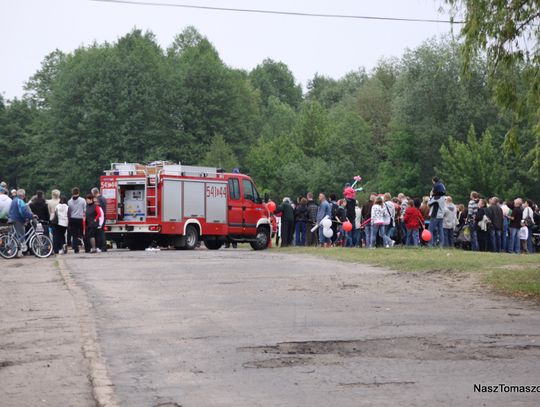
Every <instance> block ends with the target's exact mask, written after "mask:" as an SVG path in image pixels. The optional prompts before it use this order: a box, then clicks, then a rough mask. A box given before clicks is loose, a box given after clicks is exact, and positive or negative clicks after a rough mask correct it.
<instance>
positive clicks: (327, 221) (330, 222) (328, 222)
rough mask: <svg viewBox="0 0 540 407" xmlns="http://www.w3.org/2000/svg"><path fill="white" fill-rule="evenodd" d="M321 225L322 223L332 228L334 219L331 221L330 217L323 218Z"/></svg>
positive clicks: (325, 226) (326, 227)
mask: <svg viewBox="0 0 540 407" xmlns="http://www.w3.org/2000/svg"><path fill="white" fill-rule="evenodd" d="M321 225H322V226H323V228H325V229H328V228H331V227H332V221H331V220H330V219H328V218H326V219H323V220H322V221H321Z"/></svg>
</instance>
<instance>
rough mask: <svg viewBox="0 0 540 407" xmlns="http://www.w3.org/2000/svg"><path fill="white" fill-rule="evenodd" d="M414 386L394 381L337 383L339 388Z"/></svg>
mask: <svg viewBox="0 0 540 407" xmlns="http://www.w3.org/2000/svg"><path fill="white" fill-rule="evenodd" d="M411 384H416V382H410V381H402V382H400V381H396V382H370V383H364V382H353V383H339V385H340V386H341V387H380V386H407V385H411Z"/></svg>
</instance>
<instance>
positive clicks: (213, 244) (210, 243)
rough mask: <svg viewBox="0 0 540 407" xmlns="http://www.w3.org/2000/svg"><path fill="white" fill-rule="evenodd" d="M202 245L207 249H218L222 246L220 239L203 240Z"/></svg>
mask: <svg viewBox="0 0 540 407" xmlns="http://www.w3.org/2000/svg"><path fill="white" fill-rule="evenodd" d="M204 245H205V246H206V248H207V249H208V250H219V248H220V247H221V246H223V242H222V241H221V240H205V241H204Z"/></svg>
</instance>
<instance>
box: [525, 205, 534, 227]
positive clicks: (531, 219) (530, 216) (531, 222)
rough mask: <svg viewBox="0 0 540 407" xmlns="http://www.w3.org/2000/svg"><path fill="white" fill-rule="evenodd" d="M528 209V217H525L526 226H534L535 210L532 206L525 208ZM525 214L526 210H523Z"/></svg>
mask: <svg viewBox="0 0 540 407" xmlns="http://www.w3.org/2000/svg"><path fill="white" fill-rule="evenodd" d="M527 209H528V211H527V212H526V213H527V217H526V218H525V219H524V221H525V226H527V227H531V226H534V212H533V210H532V209H531V208H529V207H527V208H525V210H527ZM523 214H525V211H523Z"/></svg>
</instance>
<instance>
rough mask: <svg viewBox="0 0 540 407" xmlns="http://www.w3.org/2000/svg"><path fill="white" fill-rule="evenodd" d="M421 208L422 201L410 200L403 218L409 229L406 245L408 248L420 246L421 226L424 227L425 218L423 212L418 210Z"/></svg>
mask: <svg viewBox="0 0 540 407" xmlns="http://www.w3.org/2000/svg"><path fill="white" fill-rule="evenodd" d="M419 206H420V201H419V200H416V201H413V200H412V199H409V202H408V204H407V210H406V211H405V215H404V216H403V221H404V222H405V228H406V229H407V238H406V240H405V242H406V243H405V244H406V245H407V246H415V247H418V246H419V245H420V233H419V229H420V226H422V227H423V226H424V217H423V216H422V212H420V210H419V209H418V207H419Z"/></svg>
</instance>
